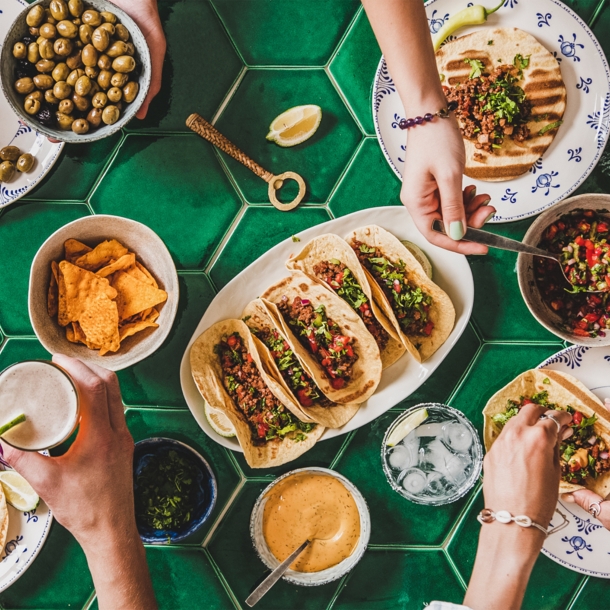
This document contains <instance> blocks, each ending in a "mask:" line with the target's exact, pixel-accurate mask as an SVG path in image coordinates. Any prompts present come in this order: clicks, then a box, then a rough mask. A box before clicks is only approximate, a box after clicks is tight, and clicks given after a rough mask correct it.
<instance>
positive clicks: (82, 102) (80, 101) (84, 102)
mask: <svg viewBox="0 0 610 610" xmlns="http://www.w3.org/2000/svg"><path fill="white" fill-rule="evenodd" d="M72 101H73V102H74V106H76V109H77V110H80V111H81V112H87V110H89V108H91V100H90V99H89V98H88V97H84V96H82V95H77V94H76V93H75V94H74V95H73V96H72Z"/></svg>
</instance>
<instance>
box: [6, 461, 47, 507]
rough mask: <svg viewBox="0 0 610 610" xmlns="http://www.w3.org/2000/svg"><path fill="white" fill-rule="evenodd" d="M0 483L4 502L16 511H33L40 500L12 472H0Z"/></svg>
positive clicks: (19, 476)
mask: <svg viewBox="0 0 610 610" xmlns="http://www.w3.org/2000/svg"><path fill="white" fill-rule="evenodd" d="M0 483H1V484H2V489H3V490H4V494H5V495H6V501H7V502H8V503H9V504H10V505H11V506H14V507H15V508H16V509H17V510H19V511H22V512H27V511H30V510H34V509H35V508H36V507H37V506H38V503H39V502H40V498H39V497H38V494H37V493H36V492H35V491H34V490H33V489H32V486H31V485H30V484H29V483H28V482H27V481H26V480H25V479H24V478H23V477H22V476H21V475H20V474H19V473H18V472H15V471H14V470H5V471H4V472H0Z"/></svg>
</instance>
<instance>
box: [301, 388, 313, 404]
mask: <svg viewBox="0 0 610 610" xmlns="http://www.w3.org/2000/svg"><path fill="white" fill-rule="evenodd" d="M297 398H298V399H299V402H300V403H301V404H302V405H303V406H304V407H311V406H313V400H311V398H310V397H309V395H308V394H307V390H306V389H305V388H301V389H299V390H297Z"/></svg>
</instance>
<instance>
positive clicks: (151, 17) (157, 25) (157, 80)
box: [112, 0, 167, 119]
mask: <svg viewBox="0 0 610 610" xmlns="http://www.w3.org/2000/svg"><path fill="white" fill-rule="evenodd" d="M112 2H114V4H116V5H117V6H118V7H119V8H121V9H123V10H124V11H125V12H126V13H127V14H128V15H129V16H130V17H131V18H132V19H133V20H134V21H135V22H136V23H137V25H138V27H139V28H140V30H142V34H144V38H146V42H147V43H148V48H149V49H150V59H151V64H152V76H151V81H150V89H149V91H148V95H147V96H146V99H145V100H144V103H143V104H142V107H141V108H140V110H138V113H137V114H136V116H137V117H138V118H139V119H143V118H145V117H146V114H147V113H148V107H149V106H150V103H151V102H152V100H153V98H154V97H155V96H156V95H157V93H159V91H160V90H161V78H162V73H163V61H164V59H165V51H166V49H167V43H166V41H165V34H164V33H163V27H162V26H161V19H160V17H159V9H158V7H157V0H112Z"/></svg>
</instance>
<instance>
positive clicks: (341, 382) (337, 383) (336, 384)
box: [330, 377, 345, 390]
mask: <svg viewBox="0 0 610 610" xmlns="http://www.w3.org/2000/svg"><path fill="white" fill-rule="evenodd" d="M330 385H331V386H333V388H334V389H335V390H340V389H341V388H342V387H343V386H345V379H342V378H341V377H337V378H335V379H331V380H330Z"/></svg>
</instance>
